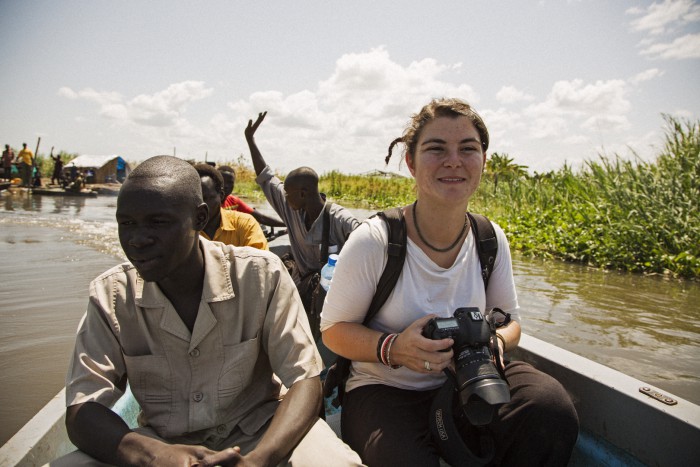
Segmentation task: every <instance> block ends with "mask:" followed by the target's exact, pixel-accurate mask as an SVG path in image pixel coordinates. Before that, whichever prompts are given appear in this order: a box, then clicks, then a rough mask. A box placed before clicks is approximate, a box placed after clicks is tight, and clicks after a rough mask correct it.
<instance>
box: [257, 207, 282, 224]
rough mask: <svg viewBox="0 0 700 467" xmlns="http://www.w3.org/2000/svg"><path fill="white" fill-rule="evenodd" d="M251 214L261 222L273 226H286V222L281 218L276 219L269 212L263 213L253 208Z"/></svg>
mask: <svg viewBox="0 0 700 467" xmlns="http://www.w3.org/2000/svg"><path fill="white" fill-rule="evenodd" d="M251 216H253V217H254V218H255V220H256V221H258V223H259V224H265V225H269V226H271V227H286V225H285V223H284V222H282V221H281V220H279V219H275V218H274V217H271V216H268V215H267V214H263V213H262V212H260V211H258V210H257V209H254V210H253V212H252V213H251Z"/></svg>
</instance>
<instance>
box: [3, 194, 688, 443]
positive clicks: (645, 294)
mask: <svg viewBox="0 0 700 467" xmlns="http://www.w3.org/2000/svg"><path fill="white" fill-rule="evenodd" d="M0 196H1V198H0V258H2V261H0V420H2V421H3V423H2V424H0V443H4V442H5V441H6V440H7V439H9V438H10V437H11V436H12V434H14V433H15V432H16V431H17V430H18V429H19V428H20V427H21V426H22V425H23V424H24V423H26V421H27V420H29V419H30V418H31V416H32V415H33V414H34V413H35V412H36V411H37V410H39V409H40V408H41V407H42V406H43V405H44V404H45V403H46V402H47V401H48V400H49V399H50V398H51V397H53V395H55V394H56V393H57V392H58V391H59V390H60V389H61V388H62V387H63V385H64V376H65V371H66V366H67V363H68V357H69V355H70V351H71V349H72V343H73V338H74V333H75V329H76V328H77V326H78V322H79V320H80V317H81V316H82V314H83V312H84V310H85V304H86V297H87V287H88V284H89V282H90V280H91V279H93V278H94V277H95V276H96V275H97V274H99V273H101V272H102V271H104V270H106V269H107V268H109V267H111V266H113V265H114V264H117V263H118V262H120V261H122V258H123V255H122V253H121V248H120V247H119V242H118V239H117V234H116V223H115V221H114V211H115V207H116V198H113V197H98V198H87V199H86V198H62V197H42V196H32V195H29V194H27V193H26V192H15V193H7V192H2V194H1V195H0ZM259 208H260V209H263V210H266V209H269V207H266V206H260V207H259ZM353 211H354V212H355V214H356V215H357V216H358V217H359V218H364V217H366V216H367V215H368V214H369V212H368V211H363V210H353ZM514 270H515V280H516V285H517V287H518V293H519V299H520V304H521V307H522V309H523V313H522V314H523V319H524V323H523V325H524V328H525V332H527V333H529V334H532V335H534V336H536V337H538V338H540V339H543V340H546V341H549V342H551V343H553V344H555V345H558V346H560V347H563V348H565V349H567V350H570V351H572V352H575V353H578V354H580V355H583V356H585V357H588V358H590V359H592V360H595V361H597V362H600V363H603V364H605V365H608V366H610V367H612V368H615V369H617V370H620V371H623V372H625V373H627V374H630V375H632V376H634V377H636V378H639V379H642V380H644V381H647V382H648V383H650V384H652V385H654V386H657V387H659V388H661V389H663V390H665V391H667V392H670V393H672V394H675V395H676V396H679V397H682V398H685V399H689V400H691V401H694V402H696V403H700V284H698V283H690V282H677V281H669V280H664V279H662V278H653V277H652V278H649V277H640V276H635V275H629V274H618V273H606V272H601V271H598V270H591V269H587V268H583V267H580V266H576V265H570V264H565V263H559V262H544V261H537V260H531V259H524V258H518V257H517V256H516V257H515V258H514Z"/></svg>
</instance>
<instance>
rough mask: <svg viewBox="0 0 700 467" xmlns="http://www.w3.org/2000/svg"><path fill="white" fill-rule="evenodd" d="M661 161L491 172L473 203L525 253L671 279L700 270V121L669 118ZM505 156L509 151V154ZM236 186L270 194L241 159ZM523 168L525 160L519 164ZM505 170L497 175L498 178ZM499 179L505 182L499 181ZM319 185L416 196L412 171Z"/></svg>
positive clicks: (367, 196)
mask: <svg viewBox="0 0 700 467" xmlns="http://www.w3.org/2000/svg"><path fill="white" fill-rule="evenodd" d="M664 118H665V121H666V124H667V125H666V140H665V146H664V148H663V150H662V151H661V152H660V153H659V154H658V156H657V158H656V160H654V161H652V162H643V161H640V160H635V161H629V160H623V159H621V158H619V157H618V156H616V155H615V156H612V157H602V156H601V157H600V158H599V160H595V161H587V162H586V164H585V166H584V168H583V169H582V170H580V171H578V172H574V171H573V170H572V169H571V167H569V166H564V167H563V168H561V169H559V170H556V171H552V172H548V173H545V174H535V175H534V176H532V175H527V174H523V173H522V172H523V171H522V170H514V171H513V174H514V175H513V176H512V177H507V176H504V175H503V172H502V168H501V173H499V174H497V175H495V174H492V173H490V172H489V171H488V170H487V172H486V174H485V175H484V178H483V181H482V184H481V186H480V188H479V190H478V191H477V193H476V194H475V195H474V197H473V198H472V201H471V203H470V210H472V211H474V212H479V213H482V214H485V215H487V216H489V217H490V218H491V219H493V220H494V221H496V222H498V223H499V224H500V225H501V226H502V227H503V229H504V230H505V232H506V234H507V236H508V238H509V241H510V243H511V247H512V248H513V249H514V250H518V251H520V252H522V253H524V254H526V255H531V256H536V257H542V258H556V259H561V260H565V261H573V262H577V263H583V264H586V265H590V266H594V267H600V268H607V269H615V270H624V271H631V272H637V273H644V274H664V275H668V276H672V277H684V278H698V277H700V212H699V211H700V210H699V209H698V204H699V200H700V123H699V122H691V121H681V120H678V119H675V118H672V117H669V116H665V117H664ZM500 157H502V158H506V159H508V158H507V156H504V155H501V156H500ZM233 165H235V166H236V169H237V173H238V177H237V182H236V192H237V193H239V194H242V195H243V196H247V197H250V198H253V199H256V200H263V199H264V197H263V195H262V192H261V191H260V189H259V187H258V186H257V185H256V184H255V175H254V172H253V170H252V169H251V168H250V167H249V166H247V165H246V163H245V161H244V159H243V158H242V157H240V158H239V160H238V162H236V163H235V164H233ZM515 168H516V169H517V168H522V166H516V167H515ZM497 177H498V178H497ZM496 180H498V183H495V181H496ZM320 189H321V191H323V192H325V193H326V194H327V195H328V196H329V198H330V199H332V200H334V201H336V202H339V203H341V204H345V205H347V206H355V207H364V208H368V209H384V208H387V207H391V206H398V205H404V204H409V203H410V202H412V201H413V200H414V199H415V195H414V181H413V179H408V178H406V179H390V178H384V177H376V176H362V175H345V174H341V173H340V172H337V171H332V172H330V173H326V174H323V175H322V176H321V179H320Z"/></svg>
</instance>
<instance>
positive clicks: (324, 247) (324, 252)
mask: <svg viewBox="0 0 700 467" xmlns="http://www.w3.org/2000/svg"><path fill="white" fill-rule="evenodd" d="M331 204H333V203H331V202H330V201H326V204H325V205H324V206H323V233H322V237H321V267H323V266H325V264H326V263H327V262H328V243H329V237H330V230H331Z"/></svg>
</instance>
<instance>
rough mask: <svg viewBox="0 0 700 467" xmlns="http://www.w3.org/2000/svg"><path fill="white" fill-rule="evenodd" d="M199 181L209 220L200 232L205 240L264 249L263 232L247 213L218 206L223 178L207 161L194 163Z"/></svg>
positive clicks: (221, 196)
mask: <svg viewBox="0 0 700 467" xmlns="http://www.w3.org/2000/svg"><path fill="white" fill-rule="evenodd" d="M194 168H195V169H196V170H197V173H198V174H199V178H200V179H201V181H202V196H203V197H204V202H205V203H207V206H209V221H208V222H207V225H206V226H205V227H204V230H202V231H201V232H200V235H201V236H202V237H204V238H206V239H207V240H213V241H215V242H221V243H225V244H227V245H234V246H251V247H253V248H258V249H261V250H267V249H268V246H267V239H266V238H265V234H264V233H263V231H262V228H261V227H260V224H258V221H256V220H255V218H254V217H253V216H251V215H250V214H245V213H242V212H238V211H228V210H225V209H222V208H221V201H222V200H223V198H224V179H223V177H222V176H221V172H219V171H218V170H216V169H215V168H214V167H212V166H211V165H209V164H195V166H194Z"/></svg>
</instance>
